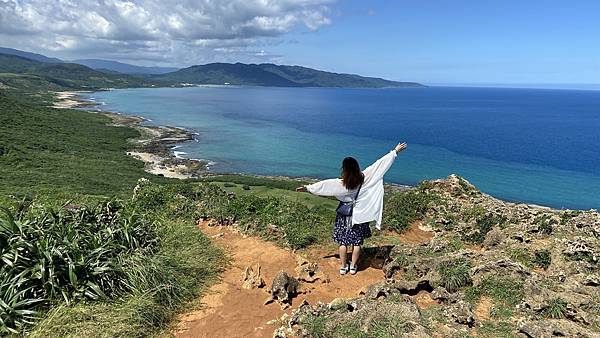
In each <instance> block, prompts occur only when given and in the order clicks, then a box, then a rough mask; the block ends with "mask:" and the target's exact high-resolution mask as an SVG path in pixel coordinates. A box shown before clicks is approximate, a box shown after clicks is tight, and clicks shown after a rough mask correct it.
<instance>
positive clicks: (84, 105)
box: [51, 91, 210, 179]
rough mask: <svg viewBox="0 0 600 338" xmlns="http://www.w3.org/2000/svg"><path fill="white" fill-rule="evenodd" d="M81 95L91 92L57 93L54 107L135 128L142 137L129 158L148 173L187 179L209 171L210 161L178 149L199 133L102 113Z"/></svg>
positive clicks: (96, 104)
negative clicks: (97, 116)
mask: <svg viewBox="0 0 600 338" xmlns="http://www.w3.org/2000/svg"><path fill="white" fill-rule="evenodd" d="M80 93H92V91H65V92H55V95H56V99H57V100H56V101H55V102H54V103H53V104H52V106H51V107H52V108H57V109H78V110H83V111H87V112H93V113H96V114H100V115H103V116H106V117H108V118H109V119H110V120H111V123H110V125H113V126H122V127H130V128H134V129H136V130H137V131H139V132H140V137H138V138H136V139H132V140H131V144H132V147H131V149H129V150H128V151H127V155H129V156H132V157H134V158H136V159H138V160H140V161H142V162H144V163H145V168H144V170H145V171H146V172H147V173H150V174H154V175H158V176H164V177H169V178H177V179H187V178H193V177H199V176H200V175H201V174H205V173H206V172H207V170H208V169H207V167H208V165H209V164H210V161H203V160H195V159H186V158H183V157H180V156H178V154H177V153H176V151H175V149H177V146H178V145H180V144H182V143H184V142H189V141H193V140H195V136H196V135H197V133H195V132H192V131H190V130H187V129H185V128H181V127H173V126H150V125H143V124H144V123H145V122H148V121H149V120H148V119H146V118H144V117H141V116H132V115H125V114H121V113H118V112H111V111H106V110H102V109H100V108H99V107H100V106H101V104H100V103H98V102H95V101H92V100H89V99H87V98H84V97H82V96H81V95H80Z"/></svg>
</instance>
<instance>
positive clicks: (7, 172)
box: [0, 92, 148, 198]
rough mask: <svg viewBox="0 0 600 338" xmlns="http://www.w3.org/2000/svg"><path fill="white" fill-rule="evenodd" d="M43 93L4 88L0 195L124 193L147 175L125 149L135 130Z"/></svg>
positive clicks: (0, 104) (0, 95) (0, 103)
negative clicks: (56, 103)
mask: <svg viewBox="0 0 600 338" xmlns="http://www.w3.org/2000/svg"><path fill="white" fill-rule="evenodd" d="M42 99H43V98H31V97H28V99H27V101H29V102H31V101H32V100H33V101H34V102H33V103H29V102H25V100H23V98H20V97H19V96H18V94H11V93H6V92H4V93H1V92H0V134H1V135H2V138H1V139H0V172H1V173H2V175H1V176H0V196H2V197H6V196H7V195H9V194H11V195H13V194H16V195H22V194H36V195H49V194H52V196H53V197H56V196H64V197H69V198H71V197H72V195H73V194H83V195H88V196H112V195H118V196H124V195H126V194H127V193H129V192H130V191H131V189H132V188H133V186H135V182H136V181H137V179H138V178H140V177H143V176H148V175H147V174H146V173H145V172H144V170H143V163H141V162H140V161H137V160H135V159H133V158H130V157H128V156H126V154H125V152H126V149H127V147H128V145H127V140H128V139H130V138H134V137H137V136H138V135H139V134H138V132H137V131H136V130H134V129H131V128H124V127H108V126H106V124H107V123H109V120H108V118H106V117H104V116H100V115H96V114H92V113H83V112H81V111H76V110H64V109H61V110H58V109H52V108H45V107H43V106H42V105H41V103H42V102H35V101H42ZM46 99H48V98H46Z"/></svg>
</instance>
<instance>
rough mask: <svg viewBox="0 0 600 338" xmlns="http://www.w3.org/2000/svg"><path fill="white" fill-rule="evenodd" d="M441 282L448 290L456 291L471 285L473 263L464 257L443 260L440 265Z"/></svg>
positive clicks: (438, 269)
mask: <svg viewBox="0 0 600 338" xmlns="http://www.w3.org/2000/svg"><path fill="white" fill-rule="evenodd" d="M437 271H438V273H439V274H440V283H441V285H442V286H443V287H445V288H446V290H448V291H450V292H455V291H457V290H458V289H460V288H462V287H464V286H468V285H471V283H472V282H473V281H472V280H471V273H470V271H471V263H469V261H468V260H466V259H464V258H459V259H455V260H451V261H446V262H442V263H440V264H439V265H438V267H437Z"/></svg>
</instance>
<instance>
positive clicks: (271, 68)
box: [152, 63, 423, 88]
mask: <svg viewBox="0 0 600 338" xmlns="http://www.w3.org/2000/svg"><path fill="white" fill-rule="evenodd" d="M152 78H153V79H156V80H161V81H166V82H175V83H193V84H226V83H227V84H232V85H250V86H274V87H343V88H383V87H422V86H423V85H421V84H418V83H414V82H396V81H389V80H384V79H380V78H373V77H363V76H359V75H353V74H338V73H330V72H325V71H320V70H315V69H311V68H306V67H299V66H280V65H275V64H268V63H267V64H243V63H235V64H232V63H210V64H206V65H198V66H192V67H188V68H183V69H180V70H178V71H176V72H172V73H167V74H163V75H157V76H153V77H152Z"/></svg>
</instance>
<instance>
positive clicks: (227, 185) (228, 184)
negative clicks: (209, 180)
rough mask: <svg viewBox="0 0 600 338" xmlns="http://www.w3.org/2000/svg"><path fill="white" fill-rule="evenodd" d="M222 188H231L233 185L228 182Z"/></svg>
mask: <svg viewBox="0 0 600 338" xmlns="http://www.w3.org/2000/svg"><path fill="white" fill-rule="evenodd" d="M223 186H224V187H225V188H233V187H235V184H233V183H229V182H225V183H224V184H223Z"/></svg>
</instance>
